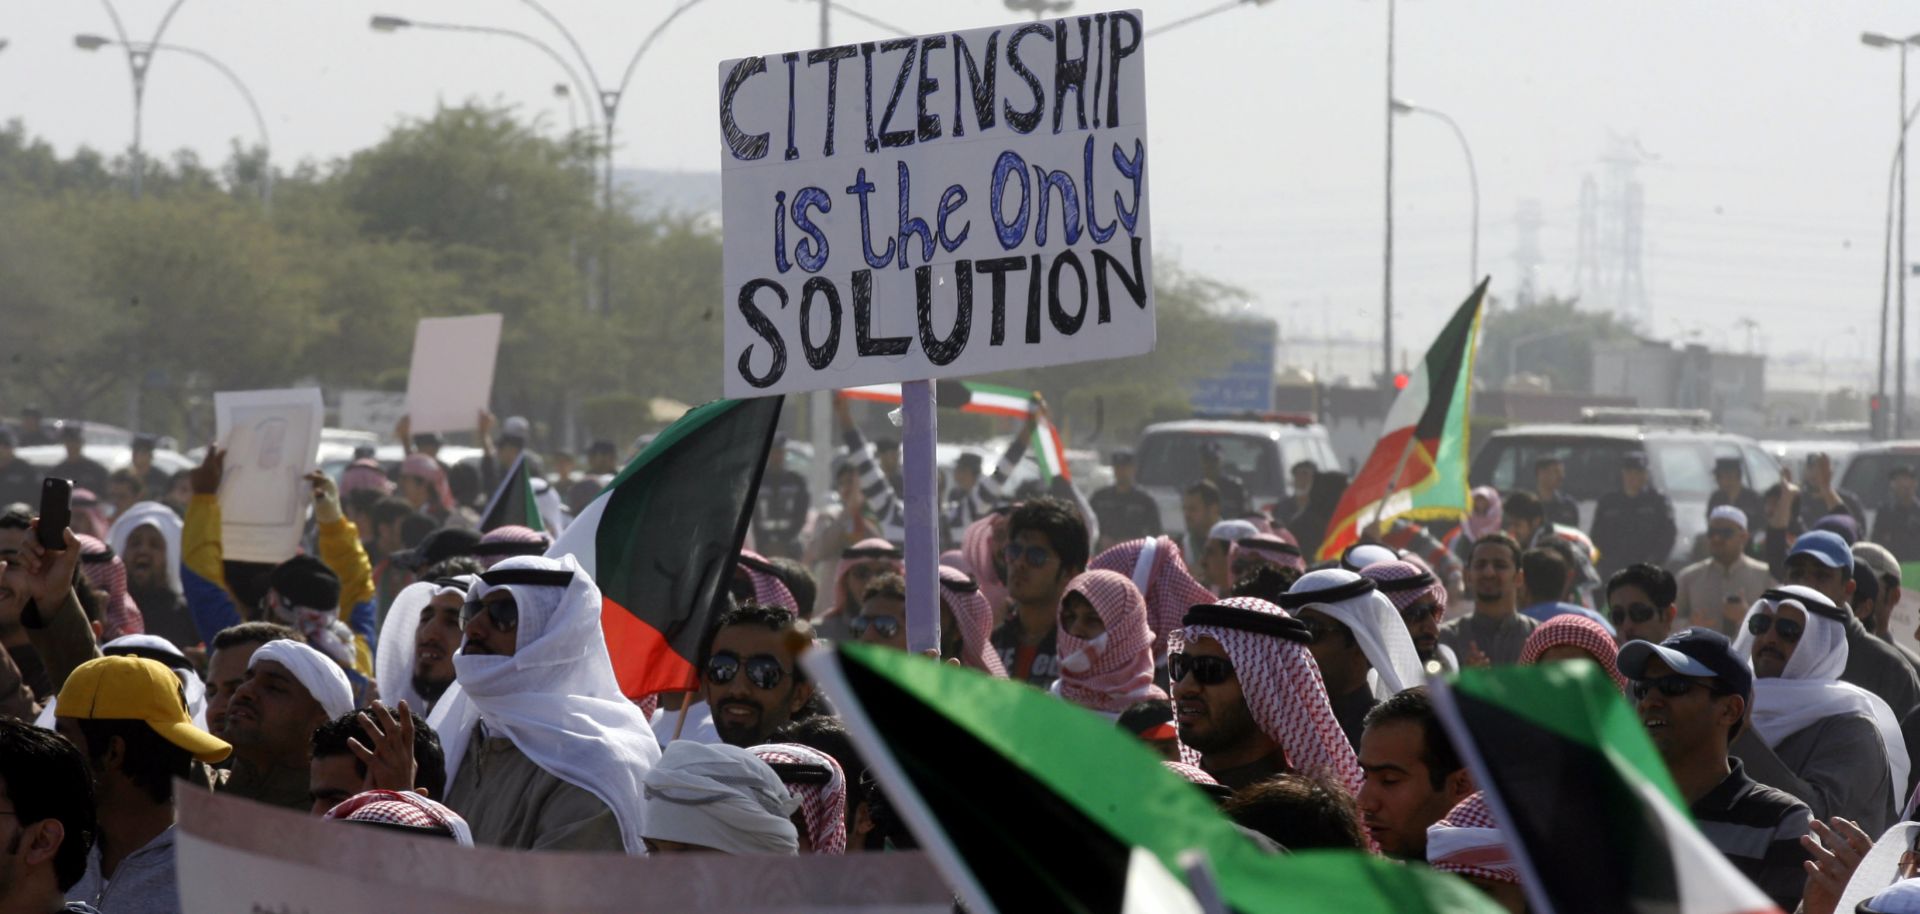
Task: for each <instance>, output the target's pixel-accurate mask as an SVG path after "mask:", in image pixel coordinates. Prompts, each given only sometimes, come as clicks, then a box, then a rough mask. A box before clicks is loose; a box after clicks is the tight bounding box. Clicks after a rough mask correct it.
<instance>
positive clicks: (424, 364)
mask: <svg viewBox="0 0 1920 914" xmlns="http://www.w3.org/2000/svg"><path fill="white" fill-rule="evenodd" d="M499 353H500V315H498V314H474V315H470V316H468V317H423V318H421V319H420V325H419V327H417V328H416V329H415V330H414V333H413V363H412V368H411V369H410V370H409V371H408V372H407V415H408V417H409V421H410V422H411V423H412V429H413V431H414V432H415V433H419V432H464V431H471V430H472V429H473V427H474V424H475V422H476V421H477V420H478V419H479V417H480V411H481V410H483V409H486V408H487V402H488V401H489V400H491V399H492V397H493V365H494V359H495V357H497V356H498V355H499Z"/></svg>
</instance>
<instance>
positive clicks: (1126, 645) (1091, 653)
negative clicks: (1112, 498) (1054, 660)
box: [1053, 571, 1167, 714]
mask: <svg viewBox="0 0 1920 914" xmlns="http://www.w3.org/2000/svg"><path fill="white" fill-rule="evenodd" d="M1076 593H1077V594H1079V595H1081V596H1082V597H1085V598H1086V600H1087V602H1088V603H1091V604H1093V611H1094V612H1095V613H1098V614H1099V616H1100V621H1101V622H1103V623H1105V624H1106V631H1105V632H1102V633H1101V635H1100V636H1099V637H1098V638H1094V639H1093V640H1091V641H1086V640H1082V639H1080V638H1076V637H1074V636H1073V635H1072V634H1071V633H1069V632H1068V631H1067V630H1066V627H1065V626H1063V625H1060V626H1059V627H1058V630H1056V631H1055V632H1054V636H1053V637H1054V645H1055V651H1054V653H1055V655H1056V656H1057V657H1059V658H1060V680H1059V681H1060V697H1061V698H1065V699H1066V700H1068V701H1071V702H1073V703H1074V704H1077V705H1079V706H1081V707H1083V708H1090V709H1092V710H1095V711H1105V712H1107V713H1110V714H1118V713H1119V712H1121V711H1125V710H1126V709H1127V708H1128V706H1130V705H1132V704H1133V703H1135V702H1139V701H1150V700H1158V701H1165V700H1166V698H1167V693H1166V692H1165V691H1163V690H1162V689H1161V688H1160V687H1159V686H1157V685H1154V684H1153V632H1152V631H1151V630H1149V629H1148V628H1147V604H1146V601H1145V600H1142V599H1141V598H1140V591H1138V590H1135V589H1134V588H1133V582H1132V581H1129V580H1127V576H1126V575H1123V574H1121V573H1119V572H1117V571H1088V572H1084V573H1082V574H1081V575H1080V576H1079V577H1076V578H1074V579H1073V580H1072V581H1069V582H1067V595H1072V594H1076ZM1055 624H1056V625H1059V623H1055Z"/></svg>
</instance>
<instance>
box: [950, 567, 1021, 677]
mask: <svg viewBox="0 0 1920 914" xmlns="http://www.w3.org/2000/svg"><path fill="white" fill-rule="evenodd" d="M940 605H941V606H943V607H945V608H946V610H947V612H948V613H949V614H951V615H952V616H953V627H954V628H956V629H958V630H959V631H960V662H961V663H964V664H966V665H967V666H970V667H973V668H974V669H976V670H983V671H985V672H986V673H987V674H988V675H990V676H993V677H994V678H996V679H1005V678H1007V668H1006V666H1004V665H1003V664H1001V663H1000V654H999V652H997V651H995V650H994V649H993V643H992V641H991V638H992V636H993V607H991V606H989V605H987V597H986V595H985V594H983V593H981V592H980V588H979V586H978V585H977V584H976V583H974V580H973V576H972V575H970V574H967V573H966V572H964V571H961V570H960V569H958V568H953V567H950V566H947V565H942V566H940Z"/></svg>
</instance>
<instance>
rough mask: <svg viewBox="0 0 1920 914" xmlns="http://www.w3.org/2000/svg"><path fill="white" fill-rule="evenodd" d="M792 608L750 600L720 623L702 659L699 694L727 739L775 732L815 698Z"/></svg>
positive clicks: (756, 740) (756, 739) (738, 741)
mask: <svg viewBox="0 0 1920 914" xmlns="http://www.w3.org/2000/svg"><path fill="white" fill-rule="evenodd" d="M796 631H797V630H796V627H795V621H794V617H793V614H792V613H790V612H787V611H786V610H784V609H777V608H774V607H771V606H758V605H755V604H747V605H745V606H741V607H739V608H737V609H730V610H728V611H727V612H725V613H723V614H722V615H721V616H720V621H719V622H717V623H715V625H714V628H713V637H712V638H710V639H709V640H708V647H707V650H706V652H705V654H706V655H705V656H704V657H702V658H701V661H700V697H701V698H702V699H703V700H704V701H705V702H706V705H707V708H709V709H710V710H711V713H712V715H713V727H714V730H715V732H716V733H718V735H719V737H720V740H721V741H722V742H724V743H727V744H729V745H734V746H740V747H742V748H746V747H748V746H758V745H760V744H761V743H765V742H768V741H770V740H771V739H772V738H773V731H775V730H777V729H779V728H780V727H781V725H783V724H785V723H787V722H788V721H790V720H792V719H793V717H794V715H795V714H797V713H799V711H800V709H801V708H804V707H806V704H807V702H808V700H809V699H811V698H813V683H811V682H809V681H807V678H806V673H805V672H804V671H802V670H801V669H800V664H799V663H798V657H797V655H796V654H795V653H794V650H793V647H792V643H793V640H794V639H793V638H792V637H791V636H793V635H794V634H795V633H796Z"/></svg>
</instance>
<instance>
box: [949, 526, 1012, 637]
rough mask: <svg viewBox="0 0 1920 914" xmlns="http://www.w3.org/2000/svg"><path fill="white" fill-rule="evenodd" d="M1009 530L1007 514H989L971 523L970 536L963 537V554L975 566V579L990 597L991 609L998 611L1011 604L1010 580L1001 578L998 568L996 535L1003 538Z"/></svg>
mask: <svg viewBox="0 0 1920 914" xmlns="http://www.w3.org/2000/svg"><path fill="white" fill-rule="evenodd" d="M1006 532H1007V516H1006V515H1005V514H989V515H987V516H986V517H983V518H980V519H979V520H977V521H974V522H973V523H971V524H968V525H967V532H966V535H965V536H963V537H961V541H960V554H961V555H964V556H966V559H967V564H968V565H970V566H972V569H971V570H972V571H973V580H974V582H975V583H977V584H979V585H980V593H981V594H982V595H984V596H985V597H986V598H987V608H988V609H991V610H994V611H995V612H996V613H997V612H998V611H999V610H1000V609H1001V608H1003V607H1005V606H1006V605H1007V582H1006V581H1003V580H1001V579H1000V573H999V572H998V571H995V570H994V569H995V568H996V567H997V566H995V565H994V563H993V560H994V552H995V551H996V550H995V549H994V548H993V538H994V536H995V534H998V535H1000V536H1002V537H1004V536H1005V535H1006Z"/></svg>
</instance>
